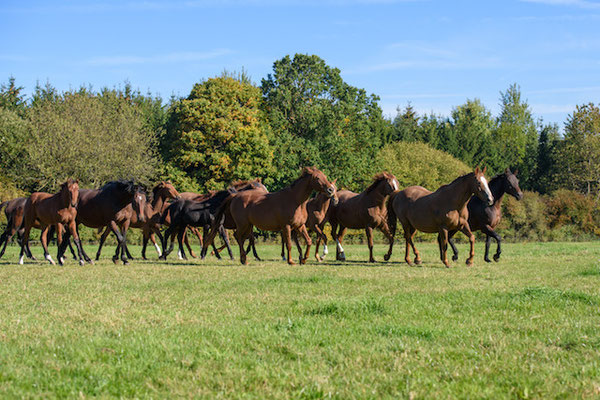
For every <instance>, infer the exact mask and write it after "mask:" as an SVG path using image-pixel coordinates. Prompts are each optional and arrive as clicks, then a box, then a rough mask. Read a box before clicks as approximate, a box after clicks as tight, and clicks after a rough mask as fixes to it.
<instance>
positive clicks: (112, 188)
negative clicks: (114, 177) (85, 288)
mask: <svg viewBox="0 0 600 400" xmlns="http://www.w3.org/2000/svg"><path fill="white" fill-rule="evenodd" d="M136 198H137V199H138V200H137V201H136V200H135V199H136ZM145 199H146V195H145V193H144V190H143V188H141V187H140V186H139V185H136V184H135V183H133V182H132V181H112V182H108V183H107V184H105V185H104V186H102V187H101V188H100V189H82V190H81V194H80V200H79V206H78V208H77V225H79V224H83V225H85V226H87V227H90V228H97V229H98V228H102V229H103V228H104V227H106V226H109V227H110V228H111V230H112V232H113V233H114V234H115V236H116V237H117V241H118V243H119V244H120V245H121V246H124V249H127V242H126V241H125V240H126V239H125V237H124V236H123V235H121V233H120V232H119V226H118V223H117V219H118V216H117V214H118V213H119V211H121V210H122V209H123V208H125V207H127V205H128V204H130V203H132V202H133V203H135V204H139V205H141V206H142V207H143V204H142V203H145ZM134 207H137V206H134ZM137 211H138V210H136V212H137ZM83 256H84V258H85V260H86V261H87V262H90V263H91V262H92V260H91V259H90V257H89V256H88V255H87V254H85V251H83ZM116 261H117V260H116V259H115V258H113V262H116ZM121 261H122V262H123V264H127V263H128V261H127V257H125V254H124V253H122V254H121Z"/></svg>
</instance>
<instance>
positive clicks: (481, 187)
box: [471, 166, 494, 206]
mask: <svg viewBox="0 0 600 400" xmlns="http://www.w3.org/2000/svg"><path fill="white" fill-rule="evenodd" d="M486 169H487V167H484V168H483V170H480V169H479V166H477V167H476V168H475V171H473V177H474V179H472V180H471V192H472V193H475V195H477V197H479V199H480V200H481V201H483V202H484V203H486V204H487V205H490V206H491V205H492V204H494V196H493V195H492V192H491V191H490V187H489V185H488V181H487V179H486V178H485V171H486Z"/></svg>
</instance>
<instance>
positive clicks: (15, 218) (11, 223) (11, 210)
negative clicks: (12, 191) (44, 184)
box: [0, 197, 40, 260]
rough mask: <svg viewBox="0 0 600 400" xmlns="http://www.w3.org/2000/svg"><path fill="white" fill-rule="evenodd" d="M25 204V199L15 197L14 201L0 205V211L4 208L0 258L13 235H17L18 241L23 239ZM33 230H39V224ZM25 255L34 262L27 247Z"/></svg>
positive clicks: (0, 237)
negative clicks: (4, 223)
mask: <svg viewBox="0 0 600 400" xmlns="http://www.w3.org/2000/svg"><path fill="white" fill-rule="evenodd" d="M26 202H27V197H17V198H16V199H12V200H8V201H5V202H3V203H1V204H0V210H2V209H3V208H4V207H6V208H5V209H4V214H5V215H6V228H5V229H4V232H3V233H2V235H1V236H0V245H1V246H2V250H0V258H2V256H3V255H4V252H5V251H6V245H7V244H8V242H9V241H10V239H12V237H13V236H14V235H15V234H17V236H18V238H19V240H21V238H22V237H23V227H22V225H23V213H24V212H25V203H26ZM34 228H38V229H40V226H39V224H38V226H34ZM25 255H26V256H27V257H29V258H31V259H32V260H35V257H34V256H33V254H31V250H30V249H29V246H27V247H26V248H25Z"/></svg>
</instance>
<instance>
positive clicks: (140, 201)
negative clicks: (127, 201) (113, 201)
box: [131, 184, 146, 222]
mask: <svg viewBox="0 0 600 400" xmlns="http://www.w3.org/2000/svg"><path fill="white" fill-rule="evenodd" d="M133 187H134V189H133V190H134V194H133V199H132V200H131V206H132V207H133V211H135V213H136V214H137V216H138V220H139V221H140V222H146V213H145V210H146V190H145V189H144V187H143V186H141V185H135V184H134V186H133Z"/></svg>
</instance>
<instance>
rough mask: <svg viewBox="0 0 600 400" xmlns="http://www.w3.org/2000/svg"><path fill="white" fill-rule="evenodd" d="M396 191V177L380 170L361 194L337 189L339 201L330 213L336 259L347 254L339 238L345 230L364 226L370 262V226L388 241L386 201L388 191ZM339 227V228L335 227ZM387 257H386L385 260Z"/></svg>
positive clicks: (372, 260)
mask: <svg viewBox="0 0 600 400" xmlns="http://www.w3.org/2000/svg"><path fill="white" fill-rule="evenodd" d="M396 190H398V180H397V179H396V177H395V176H394V175H392V174H390V173H387V172H382V173H380V174H377V175H375V176H374V177H373V183H371V185H370V186H369V187H368V188H367V189H365V191H363V192H362V193H360V194H359V193H354V192H351V191H349V190H340V191H339V192H338V198H339V199H340V201H339V203H338V204H337V205H336V206H334V207H332V208H331V210H330V213H329V223H330V224H331V234H332V236H333V239H334V240H335V242H336V260H340V261H344V260H345V259H346V255H345V254H344V248H343V247H342V239H343V237H344V234H345V233H346V229H347V228H350V229H364V230H365V232H366V234H367V244H368V246H369V262H375V258H373V228H376V229H379V230H380V231H381V232H383V234H384V235H385V236H386V237H387V238H388V240H390V242H391V241H392V240H393V236H392V234H391V233H390V230H389V227H388V222H387V208H386V203H387V199H388V197H389V195H390V194H392V193H393V192H394V191H396ZM338 226H339V230H338V229H337V228H338ZM386 260H387V259H386Z"/></svg>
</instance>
